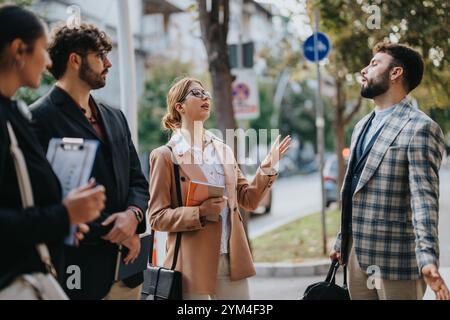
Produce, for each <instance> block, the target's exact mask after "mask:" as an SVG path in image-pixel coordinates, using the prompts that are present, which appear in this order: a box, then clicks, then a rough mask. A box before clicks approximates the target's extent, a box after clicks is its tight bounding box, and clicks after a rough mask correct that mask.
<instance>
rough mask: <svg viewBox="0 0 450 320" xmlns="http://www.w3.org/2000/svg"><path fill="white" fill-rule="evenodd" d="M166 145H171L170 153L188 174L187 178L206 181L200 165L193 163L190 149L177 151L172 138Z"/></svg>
mask: <svg viewBox="0 0 450 320" xmlns="http://www.w3.org/2000/svg"><path fill="white" fill-rule="evenodd" d="M168 145H169V146H171V147H172V150H173V152H172V154H173V155H174V157H175V160H176V161H177V163H178V164H179V165H180V169H181V170H182V171H183V172H184V173H185V174H186V175H187V176H188V178H189V180H198V181H203V182H208V180H207V179H206V177H205V175H204V174H203V171H202V169H201V168H200V166H199V165H197V164H195V163H194V157H193V155H192V152H191V151H190V150H189V151H186V152H184V153H181V152H177V151H176V143H175V142H174V141H173V140H171V141H169V143H168Z"/></svg>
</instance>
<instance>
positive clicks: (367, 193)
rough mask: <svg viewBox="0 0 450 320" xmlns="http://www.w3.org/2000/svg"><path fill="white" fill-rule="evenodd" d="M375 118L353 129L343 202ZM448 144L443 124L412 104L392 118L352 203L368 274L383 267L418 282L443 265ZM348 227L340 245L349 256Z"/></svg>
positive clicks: (385, 273) (391, 275) (389, 274)
mask: <svg viewBox="0 0 450 320" xmlns="http://www.w3.org/2000/svg"><path fill="white" fill-rule="evenodd" d="M370 116H371V114H369V115H367V116H366V117H364V118H363V119H362V120H361V121H359V122H358V124H357V125H356V126H355V129H354V130H353V134H352V142H351V147H350V150H351V154H350V162H349V166H348V168H347V172H346V175H345V178H344V184H343V187H342V190H341V197H342V199H343V198H344V196H345V194H344V192H349V191H348V190H350V189H351V188H349V186H351V179H352V174H351V172H349V171H350V164H352V161H353V158H354V157H355V147H356V144H357V141H358V138H359V136H360V134H361V132H362V129H363V128H364V125H365V123H366V122H367V121H368V120H369V119H370ZM444 146H445V145H444V137H443V133H442V131H441V129H440V127H439V125H438V124H436V123H435V122H434V121H433V120H431V119H430V118H429V117H428V116H427V115H425V114H424V113H423V112H421V111H419V110H417V109H414V108H413V107H412V106H411V105H410V104H409V103H408V102H407V101H406V100H403V101H401V102H400V103H399V104H398V105H397V107H396V109H395V110H394V112H393V113H392V114H391V115H390V116H389V118H388V120H387V121H386V123H385V125H384V127H383V129H382V131H381V133H380V135H379V136H378V138H377V140H376V142H375V144H374V145H373V147H372V149H371V151H370V153H369V156H368V158H367V162H366V164H365V166H364V169H363V171H362V173H361V176H360V179H359V182H358V184H357V187H356V189H355V193H354V194H353V198H352V199H351V212H352V216H351V219H352V220H351V221H352V234H351V236H352V238H353V244H354V246H355V252H356V255H357V258H358V261H359V264H360V266H361V268H362V270H367V268H368V267H369V266H378V267H379V268H380V272H381V274H380V276H381V278H382V279H389V280H413V279H414V280H415V279H419V278H420V277H421V273H420V270H421V268H422V267H423V266H424V265H426V264H429V263H433V264H435V265H436V266H439V243H438V213H439V168H440V164H441V160H442V157H443V152H444ZM343 214H344V212H343ZM343 221H344V220H343ZM347 227H348V226H344V225H342V224H341V232H340V234H339V235H338V238H337V241H336V244H335V247H334V248H335V250H336V251H338V252H341V254H342V255H343V256H346V255H348V253H349V250H350V248H348V245H344V244H347V243H348V239H347V241H345V240H344V239H341V238H342V237H341V235H345V231H344V230H348V229H343V228H347ZM341 240H342V241H341ZM341 244H342V246H343V247H344V246H346V248H341ZM344 260H345V259H344Z"/></svg>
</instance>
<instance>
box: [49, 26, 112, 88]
mask: <svg viewBox="0 0 450 320" xmlns="http://www.w3.org/2000/svg"><path fill="white" fill-rule="evenodd" d="M111 49H112V41H111V39H110V38H109V37H108V35H107V34H106V33H105V32H104V31H101V30H99V29H98V28H97V27H96V26H94V25H92V24H87V23H83V24H81V25H80V27H78V28H69V27H68V26H66V25H65V24H64V25H60V26H57V27H56V28H55V29H54V30H53V31H52V35H51V39H50V44H49V48H48V52H49V54H50V58H51V59H52V66H51V67H50V68H49V71H50V73H51V74H52V75H53V76H54V77H55V78H56V79H60V78H61V77H62V76H63V75H64V74H65V73H66V69H67V61H68V60H69V55H70V54H71V53H78V54H81V55H86V54H88V53H90V52H101V51H107V52H110V51H111Z"/></svg>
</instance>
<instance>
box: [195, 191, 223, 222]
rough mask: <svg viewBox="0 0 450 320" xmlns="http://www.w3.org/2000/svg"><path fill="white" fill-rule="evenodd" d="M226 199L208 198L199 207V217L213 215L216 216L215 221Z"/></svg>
mask: <svg viewBox="0 0 450 320" xmlns="http://www.w3.org/2000/svg"><path fill="white" fill-rule="evenodd" d="M226 200H227V197H225V196H223V197H216V198H209V199H208V200H205V201H203V202H202V204H201V205H200V216H201V217H204V216H211V215H215V216H217V220H218V218H219V215H220V213H221V212H222V210H223V208H225V205H226Z"/></svg>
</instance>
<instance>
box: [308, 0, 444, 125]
mask: <svg viewBox="0 0 450 320" xmlns="http://www.w3.org/2000/svg"><path fill="white" fill-rule="evenodd" d="M315 4H316V5H317V6H318V7H319V8H320V11H321V28H322V30H323V31H324V32H326V33H327V34H328V35H329V36H330V38H331V41H332V43H333V50H332V52H331V55H330V64H329V65H328V70H329V72H330V73H331V74H332V75H334V76H335V77H340V78H344V77H346V76H348V75H354V74H355V73H358V72H359V71H360V70H361V69H362V68H363V67H364V66H365V65H366V64H367V63H368V62H369V61H370V58H371V56H372V52H371V48H372V47H373V46H374V45H375V44H376V43H377V42H379V41H388V40H390V39H391V40H395V39H397V41H399V42H400V43H402V44H407V45H410V46H412V47H413V48H415V49H417V50H418V51H420V52H421V53H422V55H423V56H424V60H425V75H424V79H423V81H422V84H421V86H419V88H417V89H416V90H415V91H413V92H412V95H413V96H414V97H415V98H416V99H417V100H418V102H419V105H420V107H421V108H422V109H424V110H429V109H431V108H436V107H437V108H450V93H449V92H448V88H449V87H450V76H449V75H450V74H449V68H448V65H449V60H450V58H449V52H448V49H449V46H448V44H449V43H448V39H450V22H449V21H450V20H449V19H448V12H449V2H448V1H441V0H427V1H422V0H390V1H369V0H316V1H315ZM370 5H377V6H378V8H379V9H380V14H381V21H380V25H379V28H378V29H369V28H368V27H367V21H368V19H369V18H371V15H372V14H373V13H374V11H370V10H368V9H369V6H370ZM347 92H348V93H349V94H350V93H351V89H350V88H347ZM448 121H450V119H449V120H448Z"/></svg>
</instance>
